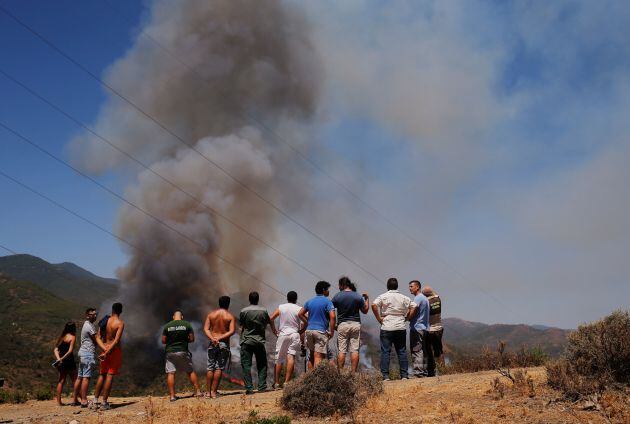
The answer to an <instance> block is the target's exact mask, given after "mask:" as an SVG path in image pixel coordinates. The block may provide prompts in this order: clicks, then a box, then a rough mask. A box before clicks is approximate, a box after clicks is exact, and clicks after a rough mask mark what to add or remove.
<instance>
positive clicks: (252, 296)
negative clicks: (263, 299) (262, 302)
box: [249, 291, 260, 305]
mask: <svg viewBox="0 0 630 424" xmlns="http://www.w3.org/2000/svg"><path fill="white" fill-rule="evenodd" d="M259 299H260V295H259V294H258V292H256V291H253V292H251V293H250V294H249V303H250V304H252V305H258V300H259Z"/></svg>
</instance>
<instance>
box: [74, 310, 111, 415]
mask: <svg viewBox="0 0 630 424" xmlns="http://www.w3.org/2000/svg"><path fill="white" fill-rule="evenodd" d="M96 316H97V314H96V309H94V308H88V309H87V310H86V311H85V322H84V323H83V327H82V328H81V347H80V348H79V374H78V377H77V381H76V382H75V385H74V390H75V393H76V392H80V394H81V396H80V397H81V408H87V406H88V402H87V392H88V388H89V386H90V378H92V375H93V374H94V372H95V371H96V346H97V345H98V347H100V348H101V349H102V350H105V345H104V344H103V342H102V341H101V339H100V338H99V337H96V334H97V332H98V330H97V328H96V325H94V323H95V322H96Z"/></svg>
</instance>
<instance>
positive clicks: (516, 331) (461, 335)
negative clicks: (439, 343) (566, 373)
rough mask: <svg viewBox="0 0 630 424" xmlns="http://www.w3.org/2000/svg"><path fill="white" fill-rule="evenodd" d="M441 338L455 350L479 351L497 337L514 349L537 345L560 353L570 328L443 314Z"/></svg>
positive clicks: (554, 353) (494, 341) (552, 354)
mask: <svg viewBox="0 0 630 424" xmlns="http://www.w3.org/2000/svg"><path fill="white" fill-rule="evenodd" d="M442 323H443V325H444V342H445V343H446V344H447V345H448V346H449V347H450V349H451V350H452V351H453V352H454V353H460V352H466V353H468V354H470V353H478V352H481V350H482V349H483V347H484V346H488V347H490V348H494V347H495V346H497V344H498V343H499V341H504V342H505V343H506V344H507V347H508V348H509V349H511V350H515V349H518V348H520V347H521V346H523V345H525V346H527V347H529V348H531V347H536V346H537V347H540V348H541V349H542V350H543V351H544V352H545V353H547V354H549V355H551V356H558V355H559V354H560V353H562V350H563V349H564V346H565V344H566V336H567V334H568V332H569V330H563V329H560V328H554V327H542V326H531V325H525V324H483V323H480V322H471V321H465V320H463V319H459V318H444V319H443V320H442Z"/></svg>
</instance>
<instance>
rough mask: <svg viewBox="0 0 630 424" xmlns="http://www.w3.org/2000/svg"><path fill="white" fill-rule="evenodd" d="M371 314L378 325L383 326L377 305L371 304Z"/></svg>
mask: <svg viewBox="0 0 630 424" xmlns="http://www.w3.org/2000/svg"><path fill="white" fill-rule="evenodd" d="M372 312H373V313H374V318H376V320H377V321H378V323H379V324H381V325H383V318H381V312H380V311H379V309H378V305H377V304H376V303H373V304H372Z"/></svg>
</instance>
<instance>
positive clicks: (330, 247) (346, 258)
mask: <svg viewBox="0 0 630 424" xmlns="http://www.w3.org/2000/svg"><path fill="white" fill-rule="evenodd" d="M0 11H2V12H3V13H4V14H5V15H7V16H9V17H10V18H11V19H12V20H13V21H15V22H16V23H17V24H18V25H20V26H21V27H23V28H24V29H26V30H27V31H28V32H30V33H31V34H33V35H34V36H35V37H37V38H38V39H40V40H41V41H42V42H43V43H44V44H46V45H47V46H49V47H50V48H51V49H52V50H54V51H55V52H57V53H58V54H59V55H61V56H62V57H64V58H65V59H66V60H68V61H69V62H70V63H72V64H73V65H75V66H76V67H78V68H79V69H81V70H82V71H83V72H85V73H86V74H87V75H89V76H90V77H91V78H92V79H94V80H95V81H97V82H98V83H100V84H101V85H102V86H103V87H105V88H106V89H107V90H108V91H110V92H111V93H113V94H114V95H116V96H117V97H118V98H120V99H121V100H123V101H124V102H126V103H127V104H129V105H130V106H131V107H133V108H134V109H135V110H137V111H138V112H139V113H140V114H142V115H143V116H145V117H146V118H148V119H149V120H151V121H152V122H154V123H155V124H156V125H158V126H159V127H160V128H162V129H163V130H164V131H166V132H167V133H168V134H170V135H171V136H173V137H174V138H175V139H177V140H178V141H180V142H181V143H182V144H184V145H185V146H187V147H188V148H190V149H191V150H192V151H194V152H196V153H197V154H199V155H200V156H201V157H203V158H204V159H205V160H206V161H207V162H208V163H210V164H212V165H214V166H215V167H216V168H217V169H218V170H220V171H221V172H222V173H223V174H225V175H226V176H227V177H229V178H230V179H231V180H232V181H234V182H235V183H237V184H238V185H239V186H241V187H243V188H244V189H245V190H247V191H248V192H250V193H252V194H253V195H254V196H255V197H257V198H258V199H260V200H261V201H262V202H263V203H265V204H267V205H268V206H270V207H271V208H273V209H274V210H275V211H276V212H277V213H279V214H280V215H282V216H284V217H285V218H286V219H288V220H289V221H291V222H293V223H294V224H295V225H297V226H298V227H300V228H302V229H303V230H304V231H306V232H307V233H309V234H310V235H311V236H312V237H314V238H316V239H317V240H319V241H320V242H321V243H323V244H324V245H326V246H327V247H328V248H329V249H331V250H333V251H334V252H336V253H337V254H338V255H339V256H341V257H343V258H344V259H345V260H346V261H348V262H349V263H351V264H352V265H354V266H356V267H357V268H359V269H360V270H362V271H363V272H364V273H366V274H367V275H369V276H371V277H372V278H373V279H374V280H375V281H377V282H378V283H379V284H382V283H383V278H381V277H379V276H377V275H376V274H374V273H373V272H371V271H370V270H368V269H367V268H365V267H364V266H362V265H360V264H359V263H357V262H356V261H355V260H353V259H352V258H350V257H349V256H347V255H346V254H344V253H343V252H342V251H341V250H339V249H338V248H337V247H335V246H334V245H332V244H331V243H330V242H328V241H326V240H325V239H324V238H322V237H321V236H319V235H318V234H317V233H315V232H314V231H313V230H311V229H310V228H308V227H307V226H306V225H305V224H303V223H301V222H299V221H298V220H297V219H295V218H293V217H292V216H291V215H290V214H289V213H288V212H285V211H284V210H283V209H282V208H281V207H279V206H277V205H276V204H275V203H274V202H272V201H270V200H268V199H267V198H265V197H264V196H263V195H262V194H260V193H259V192H258V191H256V190H254V189H253V188H251V187H250V186H249V185H247V184H246V183H244V182H243V181H241V180H239V179H238V178H236V177H235V176H234V175H232V174H231V173H230V172H229V171H228V170H227V169H225V168H224V167H222V166H221V165H220V164H218V163H217V162H216V161H214V160H213V159H211V158H210V157H208V156H207V155H205V154H203V152H201V151H199V149H197V148H196V147H195V146H194V144H191V143H189V142H187V141H186V140H184V139H183V138H182V137H180V136H179V135H178V134H176V133H175V132H174V131H172V130H171V129H169V128H168V127H167V126H166V125H164V124H163V123H162V122H160V121H159V120H158V119H157V118H155V117H153V116H152V115H151V114H149V113H147V112H146V111H144V110H143V109H142V108H141V107H139V106H138V105H137V104H136V103H134V102H133V101H131V100H130V99H128V98H127V97H126V96H124V95H123V94H121V93H120V92H119V91H118V90H116V89H114V88H113V87H112V86H110V85H109V84H107V83H106V82H105V81H103V80H102V79H101V78H99V77H98V76H97V75H96V74H94V73H93V72H92V71H90V70H89V69H88V68H87V67H85V66H84V65H82V64H81V63H80V62H79V61H77V60H76V59H74V58H73V57H72V56H70V55H69V54H68V53H66V52H65V51H64V50H62V49H61V48H60V47H58V46H57V45H56V44H54V43H53V42H52V41H50V40H48V38H46V37H45V36H44V35H42V34H41V33H39V32H38V31H36V30H35V29H33V28H32V27H31V26H29V25H28V24H26V23H25V22H23V21H22V20H20V19H19V18H18V17H17V16H15V15H14V14H12V13H11V12H10V11H8V10H7V9H6V8H5V7H3V6H1V5H0Z"/></svg>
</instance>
